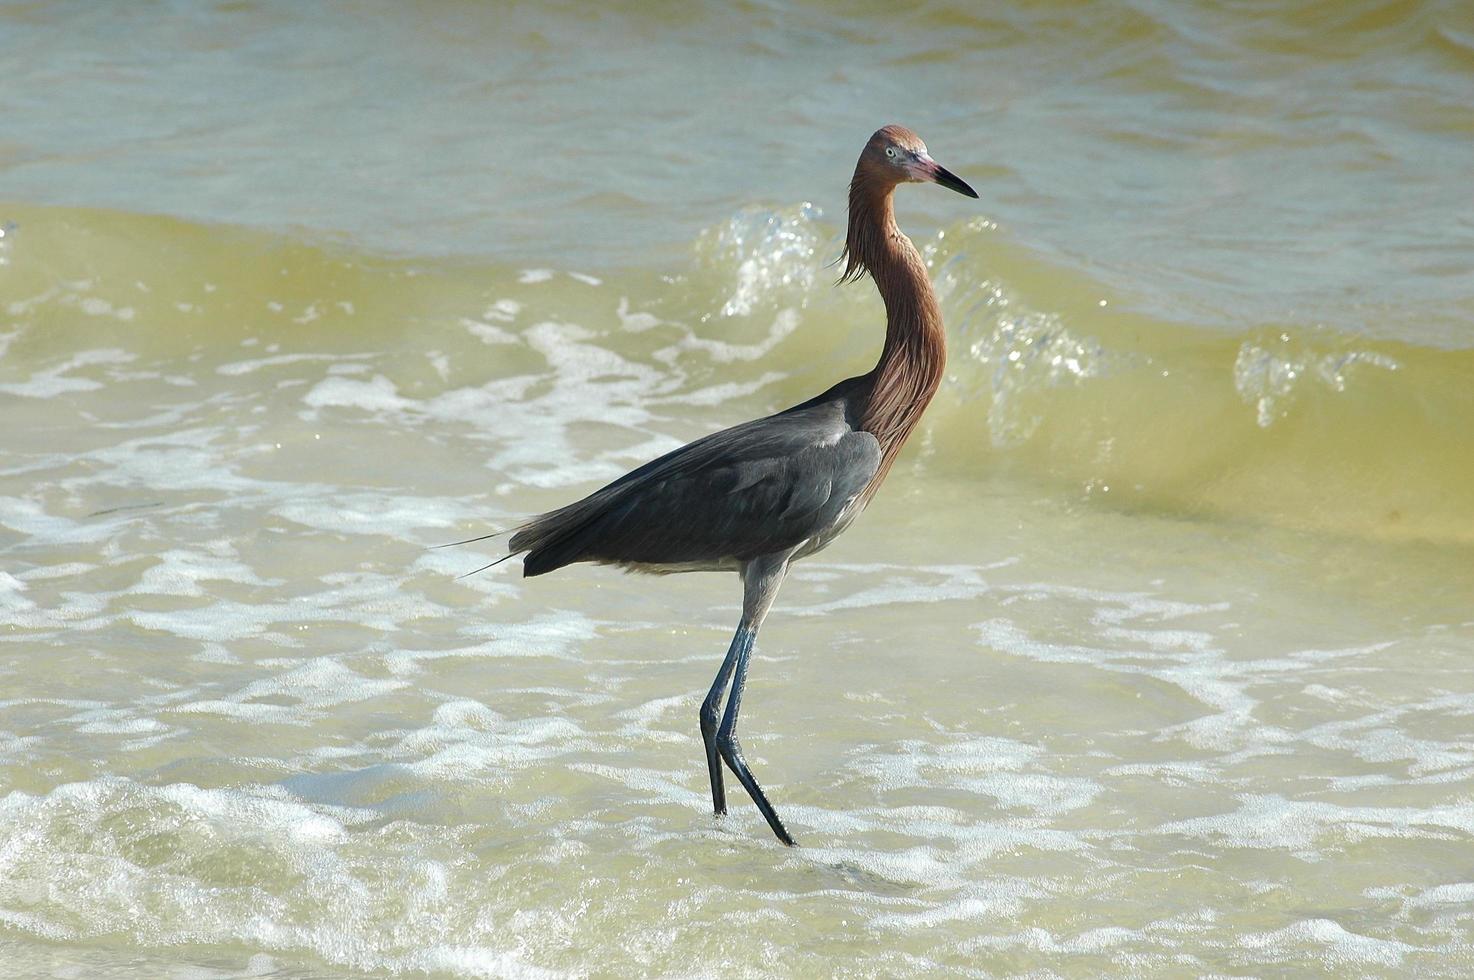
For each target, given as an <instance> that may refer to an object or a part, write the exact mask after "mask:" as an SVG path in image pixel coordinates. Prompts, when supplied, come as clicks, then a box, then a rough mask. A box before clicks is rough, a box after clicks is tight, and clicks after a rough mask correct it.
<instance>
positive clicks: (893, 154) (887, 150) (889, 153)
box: [885, 146, 896, 160]
mask: <svg viewBox="0 0 1474 980" xmlns="http://www.w3.org/2000/svg"><path fill="white" fill-rule="evenodd" d="M885 155H886V156H888V157H890V158H891V159H892V160H894V159H895V158H896V148H895V147H894V146H887V147H886V148H885Z"/></svg>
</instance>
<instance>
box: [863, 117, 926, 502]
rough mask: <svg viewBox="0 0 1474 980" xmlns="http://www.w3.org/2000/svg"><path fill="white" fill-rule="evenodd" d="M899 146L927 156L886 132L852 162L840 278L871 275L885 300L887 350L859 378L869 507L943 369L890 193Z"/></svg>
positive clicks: (903, 134) (916, 142) (907, 136)
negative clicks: (872, 461) (890, 154)
mask: <svg viewBox="0 0 1474 980" xmlns="http://www.w3.org/2000/svg"><path fill="white" fill-rule="evenodd" d="M897 146H899V147H905V148H907V149H909V150H911V151H912V152H917V153H920V154H921V155H925V154H926V147H925V145H923V144H922V142H921V140H920V139H918V138H917V136H916V134H915V133H913V132H911V131H910V130H908V129H905V128H903V127H901V126H886V127H884V128H882V129H880V130H879V131H877V132H876V134H875V135H874V136H872V137H871V138H870V142H869V143H868V144H866V147H865V150H864V152H862V153H861V154H860V160H859V162H858V163H856V164H855V175H854V177H853V178H851V180H850V214H849V226H848V229H847V231H846V234H845V250H844V262H845V268H844V273H843V274H842V275H841V276H840V279H841V281H854V280H857V279H859V278H860V277H861V276H863V275H864V274H865V273H866V272H868V273H870V277H871V278H872V279H874V280H875V287H876V289H878V290H879V291H880V296H881V299H883V300H884V301H885V313H886V318H885V346H884V347H882V348H881V353H880V360H879V361H878V362H877V363H876V365H875V367H874V369H873V370H871V372H870V373H869V374H867V375H864V376H863V378H862V381H863V383H864V386H863V394H862V395H861V397H860V402H861V409H860V427H861V428H863V429H864V430H865V431H866V432H870V433H872V434H874V436H875V438H876V439H877V440H878V441H879V442H880V450H881V461H880V468H879V470H878V471H877V472H876V474H875V476H874V477H873V478H872V479H871V480H870V482H869V483H868V484H866V486H865V490H864V493H863V497H864V499H865V500H866V501H868V500H869V499H870V497H872V496H873V495H874V494H875V492H876V491H877V490H879V489H880V484H881V482H882V481H884V480H885V477H886V474H887V473H889V472H890V468H891V464H892V463H894V462H895V459H896V456H897V455H898V454H899V453H900V451H901V447H902V446H904V445H905V444H906V439H907V438H908V437H910V435H911V432H912V430H913V429H915V428H916V425H917V423H918V422H920V421H921V415H922V413H923V412H924V411H926V406H927V405H928V404H929V403H930V402H931V399H932V395H934V394H935V393H936V390H937V386H938V385H940V384H941V382H942V372H943V370H945V368H946V366H947V335H946V331H945V329H943V326H942V311H941V309H940V308H939V307H938V306H937V298H936V294H935V293H934V292H933V291H932V286H931V279H930V278H929V277H928V276H927V274H926V263H924V262H923V261H922V259H921V254H920V253H919V252H917V251H916V246H915V245H913V244H911V239H909V238H907V237H906V236H905V235H904V234H903V233H902V232H901V229H900V228H899V227H898V226H897V225H896V214H895V208H894V207H893V206H892V192H893V191H894V190H895V187H896V185H897V184H898V183H901V181H902V180H904V179H906V175H905V172H904V171H900V170H898V168H896V167H895V166H893V165H891V164H890V163H889V158H887V157H886V155H885V153H886V150H887V149H888V148H891V147H897Z"/></svg>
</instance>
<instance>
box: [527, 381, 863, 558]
mask: <svg viewBox="0 0 1474 980" xmlns="http://www.w3.org/2000/svg"><path fill="white" fill-rule="evenodd" d="M879 466H880V446H879V443H877V442H876V440H875V437H874V436H873V435H871V434H870V433H868V432H862V431H857V430H855V429H854V428H852V427H851V425H850V424H849V422H848V421H847V420H846V419H845V416H844V410H843V404H842V403H841V402H837V401H836V402H829V403H819V404H814V403H809V404H806V405H803V406H799V407H798V408H796V409H790V410H789V411H787V412H784V413H782V414H780V415H774V416H770V417H768V418H765V419H758V420H756V421H754V422H748V423H745V424H743V425H739V426H734V427H733V428H730V429H725V430H723V431H721V432H716V433H713V434H712V435H710V436H706V437H705V438H702V439H698V440H696V441H695V442H692V443H690V444H688V445H686V446H682V447H681V448H680V449H677V450H675V451H674V452H672V453H668V454H666V455H665V456H662V457H660V458H659V459H656V460H652V461H651V462H649V463H647V464H645V465H644V466H642V467H640V468H639V469H636V470H634V471H632V472H631V473H628V474H626V475H625V476H623V477H621V478H620V479H618V480H616V481H614V482H613V483H611V484H609V485H608V486H606V487H604V488H602V489H600V490H597V491H595V492H594V493H592V494H590V495H589V496H588V497H585V498H584V499H583V500H580V501H578V502H577V503H574V504H570V505H569V506H567V507H564V508H561V509H559V510H555V511H552V512H550V513H548V514H544V515H542V516H541V517H538V518H536V519H534V520H533V521H531V522H529V523H528V524H527V525H526V526H525V527H524V528H523V529H522V530H520V531H519V532H518V533H517V534H516V535H514V536H513V538H512V541H511V549H512V551H513V552H514V553H515V552H519V551H530V552H531V554H529V555H528V557H527V561H526V564H525V566H524V574H526V575H540V574H542V573H544V572H549V571H552V570H553V569H555V568H559V567H561V566H563V565H566V564H569V563H570V562H576V561H603V562H617V563H621V564H650V565H676V564H687V563H696V564H701V563H719V562H725V561H745V560H747V559H750V558H754V557H757V556H758V555H763V554H771V553H773V552H776V551H782V550H785V549H787V548H791V547H794V546H795V545H797V544H799V543H801V542H802V541H804V540H806V539H808V538H810V537H812V536H814V535H816V534H819V533H821V532H823V531H824V530H826V529H827V528H829V527H831V526H832V525H833V524H834V523H835V522H836V521H837V520H839V519H840V516H841V514H842V513H843V511H844V509H845V507H846V506H847V505H848V504H849V503H850V501H852V500H853V499H854V497H855V495H856V494H858V493H859V492H860V491H861V490H862V489H863V488H864V487H865V485H866V484H867V483H869V482H870V480H871V478H873V477H874V476H875V473H876V471H877V470H878V469H879Z"/></svg>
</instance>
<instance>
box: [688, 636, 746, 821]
mask: <svg viewBox="0 0 1474 980" xmlns="http://www.w3.org/2000/svg"><path fill="white" fill-rule="evenodd" d="M752 640H753V636H752V632H751V631H750V630H748V629H747V628H746V627H745V626H739V627H737V633H736V635H735V636H733V637H732V645H731V646H730V647H728V648H727V656H726V659H724V660H723V661H722V666H721V669H719V670H718V671H717V676H716V680H714V681H712V682H711V690H710V691H708V692H706V700H705V701H703V702H701V741H702V742H704V743H706V769H707V773H708V774H709V775H710V776H711V809H712V812H713V813H715V814H717V815H719V816H720V815H721V814H723V813H726V812H727V791H726V788H725V787H724V786H723V785H722V757H721V756H720V755H719V754H718V753H717V722H719V721H720V720H721V717H722V695H723V694H725V693H727V680H728V679H729V678H730V677H731V676H732V668H733V667H735V666H736V665H737V657H738V655H739V651H740V650H741V648H742V647H744V646H747V647H750V646H752Z"/></svg>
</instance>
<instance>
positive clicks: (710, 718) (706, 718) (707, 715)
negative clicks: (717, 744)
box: [701, 701, 720, 738]
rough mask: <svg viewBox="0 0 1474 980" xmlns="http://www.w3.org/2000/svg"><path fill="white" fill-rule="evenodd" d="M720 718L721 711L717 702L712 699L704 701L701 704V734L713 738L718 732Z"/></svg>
mask: <svg viewBox="0 0 1474 980" xmlns="http://www.w3.org/2000/svg"><path fill="white" fill-rule="evenodd" d="M719 718H720V712H719V711H718V710H717V706H716V705H715V704H713V703H711V702H710V701H707V702H705V703H703V704H702V705H701V734H702V735H703V736H705V737H706V738H711V737H712V736H713V735H714V734H716V730H717V720H718V719H719Z"/></svg>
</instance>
